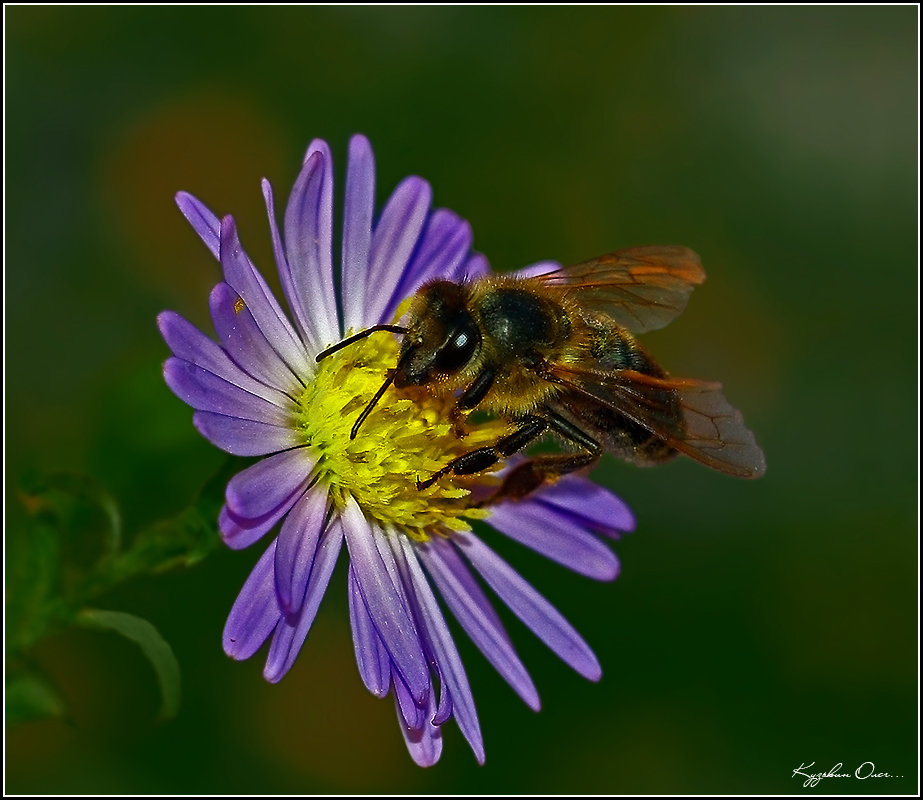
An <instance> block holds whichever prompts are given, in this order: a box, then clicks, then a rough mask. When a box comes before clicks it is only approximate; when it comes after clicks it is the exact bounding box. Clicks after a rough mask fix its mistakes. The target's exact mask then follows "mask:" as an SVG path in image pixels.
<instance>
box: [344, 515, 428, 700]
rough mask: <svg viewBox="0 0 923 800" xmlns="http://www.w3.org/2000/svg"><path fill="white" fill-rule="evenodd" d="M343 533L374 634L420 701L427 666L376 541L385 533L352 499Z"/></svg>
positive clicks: (391, 571)
mask: <svg viewBox="0 0 923 800" xmlns="http://www.w3.org/2000/svg"><path fill="white" fill-rule="evenodd" d="M343 533H344V535H345V537H346V545H347V547H348V548H349V557H350V561H351V563H352V565H353V567H354V568H355V572H356V581H357V583H358V584H359V590H360V592H361V593H362V597H363V599H364V600H365V604H366V607H367V608H368V610H369V614H370V615H371V617H372V621H373V622H374V623H375V628H376V630H377V631H378V635H379V636H380V637H381V640H382V642H383V643H384V645H385V647H386V648H387V649H388V653H389V654H390V655H391V659H392V661H394V664H395V666H396V667H397V669H398V670H399V671H400V673H401V675H402V676H403V678H404V681H405V682H406V683H407V688H408V689H410V692H411V694H413V696H414V699H415V700H416V701H417V702H418V703H423V702H424V700H425V699H426V695H427V693H428V692H429V689H430V679H429V669H428V668H427V665H426V660H425V659H424V658H423V651H422V649H421V647H420V638H419V634H418V633H417V629H416V627H415V626H414V624H413V620H412V619H411V616H410V612H409V610H408V609H407V606H406V601H405V599H404V597H403V596H402V595H403V592H402V591H401V588H400V584H399V581H396V580H395V577H394V573H395V567H394V565H393V556H392V557H391V559H390V563H389V560H388V556H387V554H385V553H383V552H382V550H387V549H388V548H387V544H385V545H384V548H381V549H380V548H379V547H378V546H377V543H376V539H378V538H381V537H384V536H385V534H384V533H383V532H381V531H379V530H378V529H377V528H375V527H373V526H372V525H370V524H369V522H368V520H366V518H365V516H364V515H363V514H362V511H360V509H359V506H358V505H356V503H355V501H354V500H350V501H349V503H348V505H347V506H346V509H345V510H344V511H343Z"/></svg>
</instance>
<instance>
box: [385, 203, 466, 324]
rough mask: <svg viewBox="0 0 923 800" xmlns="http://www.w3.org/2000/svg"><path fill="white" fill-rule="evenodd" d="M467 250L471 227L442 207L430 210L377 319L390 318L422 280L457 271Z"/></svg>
mask: <svg viewBox="0 0 923 800" xmlns="http://www.w3.org/2000/svg"><path fill="white" fill-rule="evenodd" d="M470 249H471V226H470V225H469V224H468V223H467V221H465V220H463V219H462V218H461V217H459V216H458V215H457V214H455V213H453V212H452V211H449V210H448V209H445V208H439V209H436V211H434V212H433V213H432V214H431V215H430V217H429V219H428V220H427V223H426V228H425V229H424V231H423V235H422V236H421V237H420V242H419V244H418V245H417V248H416V250H415V251H414V254H413V258H412V259H411V261H410V264H408V265H407V269H406V270H404V274H403V275H401V279H400V282H399V283H398V286H397V288H396V289H395V291H394V294H393V295H392V297H391V300H390V301H389V302H388V305H387V306H386V307H385V310H384V312H383V313H382V315H381V320H380V321H381V322H389V321H390V320H391V319H393V318H394V313H395V312H396V311H397V307H398V306H399V305H400V303H401V302H402V301H403V300H405V299H406V298H408V297H410V296H411V295H412V294H413V293H414V292H416V291H417V289H419V288H420V287H421V286H422V285H423V284H424V283H425V282H426V281H428V280H432V279H433V278H445V277H446V276H448V275H453V276H454V275H455V274H457V273H458V272H459V271H460V270H461V268H462V267H463V266H464V263H465V258H466V256H467V255H468V251H469V250H470Z"/></svg>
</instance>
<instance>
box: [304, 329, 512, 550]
mask: <svg viewBox="0 0 923 800" xmlns="http://www.w3.org/2000/svg"><path fill="white" fill-rule="evenodd" d="M397 358H398V347H397V342H396V340H395V339H394V338H393V337H392V336H390V335H387V334H376V335H375V336H372V337H369V338H368V339H365V340H362V341H360V342H357V343H355V344H353V345H350V346H349V347H346V348H343V349H342V350H340V351H338V352H336V353H333V354H331V355H330V356H329V357H327V358H325V359H324V360H323V361H321V362H320V363H319V364H318V369H317V372H316V374H315V375H314V379H313V381H312V382H311V383H309V384H308V385H307V386H306V387H305V389H304V391H303V392H302V394H301V397H300V398H299V403H298V405H299V410H298V412H297V414H296V419H295V424H296V426H297V428H298V430H299V432H300V433H301V434H302V435H303V437H304V441H305V443H306V444H307V445H308V446H309V447H310V448H311V450H312V451H313V454H314V457H315V458H316V459H317V462H316V466H315V468H314V476H315V478H316V480H317V481H318V483H321V484H323V485H326V487H327V492H328V495H329V496H330V498H331V499H332V502H333V503H334V505H335V506H337V507H338V508H340V509H342V508H343V507H345V505H346V501H347V499H348V498H349V497H352V498H354V499H355V500H356V502H357V503H358V504H359V507H360V508H361V509H362V510H363V512H364V513H365V515H366V516H367V517H369V518H370V519H372V520H374V521H376V522H378V523H379V524H380V525H381V526H382V527H383V528H385V529H395V530H398V531H401V532H403V533H405V534H406V535H407V536H409V537H411V538H413V539H416V540H417V541H426V540H428V539H429V538H430V536H431V535H433V534H434V533H435V534H437V535H445V536H447V535H450V534H451V533H452V532H453V531H465V530H470V525H469V523H468V520H470V519H479V518H483V517H485V516H487V512H486V511H484V510H482V509H479V508H472V507H471V496H472V493H473V492H474V493H477V492H478V491H479V490H481V491H483V490H486V489H487V488H489V487H491V486H495V485H496V484H497V480H496V478H492V477H491V476H490V475H473V476H457V475H451V474H450V475H446V476H444V477H442V478H441V479H440V480H438V481H437V482H436V483H435V484H433V485H432V486H428V487H427V488H425V489H421V488H419V487H418V482H419V481H423V480H426V479H427V478H429V477H430V476H432V474H433V473H434V472H436V471H438V470H439V469H440V468H442V467H444V466H445V465H446V464H447V463H448V462H449V461H451V460H452V459H453V458H456V457H457V456H460V455H462V454H463V453H466V452H468V451H470V450H473V449H476V448H478V447H484V446H486V445H490V444H492V443H493V442H495V441H496V440H497V439H498V438H500V437H501V436H502V435H504V434H505V433H507V432H508V426H507V425H506V424H505V423H502V422H500V421H497V420H489V421H487V422H483V423H481V422H479V423H478V424H476V425H475V424H470V423H469V421H468V420H466V419H464V418H463V417H460V416H459V415H454V416H453V414H452V411H453V408H454V406H455V399H454V398H453V397H452V396H451V394H445V393H440V392H439V391H438V388H434V387H407V388H402V389H395V388H394V387H393V386H392V387H390V388H389V389H388V390H387V391H386V392H385V394H384V395H383V396H382V398H381V400H380V401H379V402H378V404H377V405H376V406H375V408H374V410H373V411H372V412H371V414H369V416H368V417H367V418H366V419H365V420H364V421H363V423H362V425H361V427H360V428H359V431H358V434H357V436H356V438H355V439H350V433H351V431H352V428H353V425H354V423H355V422H356V420H357V419H358V418H359V415H360V414H361V413H362V411H363V409H364V408H365V407H366V405H367V404H368V402H369V400H370V399H371V398H372V396H373V395H374V394H375V392H376V391H377V390H378V389H379V387H380V386H381V385H382V383H383V382H384V380H385V378H386V377H387V372H388V370H389V369H392V368H393V367H394V365H395V364H396V363H397Z"/></svg>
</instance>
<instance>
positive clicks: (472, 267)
mask: <svg viewBox="0 0 923 800" xmlns="http://www.w3.org/2000/svg"><path fill="white" fill-rule="evenodd" d="M488 274H490V263H489V262H488V261H487V257H486V256H485V255H484V254H483V253H472V254H471V256H470V257H469V258H468V260H467V261H466V262H465V265H464V266H463V267H462V270H461V274H460V275H458V276H456V277H455V278H454V280H457V281H461V280H467V281H474V280H477V279H478V278H483V277H486V276H487V275H488Z"/></svg>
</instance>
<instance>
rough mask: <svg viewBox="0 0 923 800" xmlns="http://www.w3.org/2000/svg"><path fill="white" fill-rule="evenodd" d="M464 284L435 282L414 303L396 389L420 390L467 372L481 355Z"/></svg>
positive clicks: (426, 286)
mask: <svg viewBox="0 0 923 800" xmlns="http://www.w3.org/2000/svg"><path fill="white" fill-rule="evenodd" d="M467 301H468V295H467V292H466V290H465V287H464V286H463V285H462V284H458V283H452V282H451V281H434V282H432V283H428V284H426V285H425V286H423V287H422V288H421V289H420V290H419V291H418V292H417V295H416V297H415V298H414V300H413V304H412V305H411V307H410V311H409V314H408V317H409V324H408V326H407V333H406V334H405V335H404V341H403V343H402V344H401V354H400V359H399V360H398V364H397V370H396V372H395V376H394V385H395V386H396V387H398V388H399V389H400V388H401V387H404V386H420V385H422V384H425V383H429V382H430V381H432V380H433V379H434V378H439V377H445V376H449V375H452V374H453V373H456V372H458V371H459V370H461V369H464V367H466V366H467V365H468V364H469V363H470V362H471V360H472V359H473V358H474V357H475V356H476V355H477V353H478V350H479V349H480V346H481V333H480V331H479V330H478V328H477V325H476V324H475V321H474V318H473V317H472V316H471V313H470V312H469V311H468V308H467Z"/></svg>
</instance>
